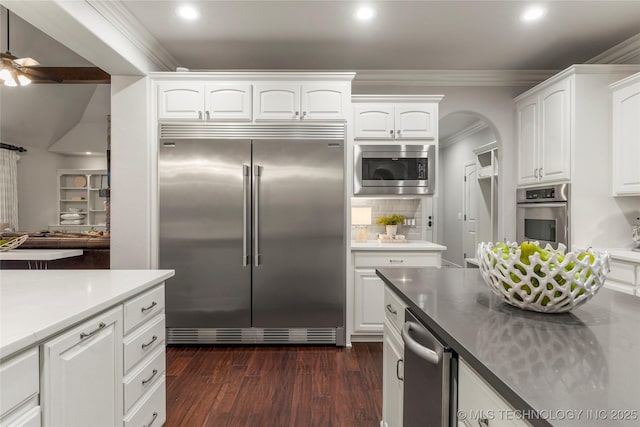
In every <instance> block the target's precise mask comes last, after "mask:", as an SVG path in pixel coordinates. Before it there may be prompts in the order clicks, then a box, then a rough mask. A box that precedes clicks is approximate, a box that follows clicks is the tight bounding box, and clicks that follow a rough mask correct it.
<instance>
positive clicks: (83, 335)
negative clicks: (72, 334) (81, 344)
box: [80, 322, 107, 340]
mask: <svg viewBox="0 0 640 427" xmlns="http://www.w3.org/2000/svg"><path fill="white" fill-rule="evenodd" d="M106 326H107V325H105V324H104V323H103V322H100V324H99V325H98V327H97V328H96V329H95V330H93V331H91V332H89V333H85V332H82V333H81V334H80V339H81V340H83V339H85V338H89V337H90V336H93V335H95V334H97V333H98V332H99V331H100V330H102V329H104V328H105V327H106Z"/></svg>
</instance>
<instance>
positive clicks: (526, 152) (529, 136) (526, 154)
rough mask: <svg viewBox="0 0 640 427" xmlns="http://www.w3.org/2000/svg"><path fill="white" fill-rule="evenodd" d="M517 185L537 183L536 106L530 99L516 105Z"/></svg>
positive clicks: (534, 99)
mask: <svg viewBox="0 0 640 427" xmlns="http://www.w3.org/2000/svg"><path fill="white" fill-rule="evenodd" d="M517 117H518V185H527V184H534V183H536V182H538V170H537V168H538V159H537V155H538V150H537V139H538V128H537V124H538V104H537V102H536V98H535V97H533V98H530V99H529V100H527V101H524V102H522V103H520V104H518V107H517Z"/></svg>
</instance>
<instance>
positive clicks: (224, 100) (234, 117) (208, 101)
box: [204, 83, 252, 121]
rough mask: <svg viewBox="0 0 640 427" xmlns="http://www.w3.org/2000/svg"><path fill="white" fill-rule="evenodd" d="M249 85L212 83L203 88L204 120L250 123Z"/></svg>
mask: <svg viewBox="0 0 640 427" xmlns="http://www.w3.org/2000/svg"><path fill="white" fill-rule="evenodd" d="M251 96H252V90H251V85H250V84H242V83H214V84H207V85H206V86H205V103H204V106H205V119H206V120H212V121H251Z"/></svg>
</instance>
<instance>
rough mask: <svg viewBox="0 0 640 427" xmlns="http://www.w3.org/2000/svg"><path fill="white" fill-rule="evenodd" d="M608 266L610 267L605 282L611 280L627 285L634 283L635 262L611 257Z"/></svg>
mask: <svg viewBox="0 0 640 427" xmlns="http://www.w3.org/2000/svg"><path fill="white" fill-rule="evenodd" d="M609 266H610V267H611V271H610V272H609V275H608V276H607V280H606V281H605V283H606V282H608V281H609V280H611V281H614V282H619V283H624V284H628V285H635V283H636V282H635V281H636V277H635V267H636V265H635V264H631V263H628V262H622V261H616V260H613V259H612V260H611V261H610V262H609Z"/></svg>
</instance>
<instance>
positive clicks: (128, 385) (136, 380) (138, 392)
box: [124, 346, 166, 413]
mask: <svg viewBox="0 0 640 427" xmlns="http://www.w3.org/2000/svg"><path fill="white" fill-rule="evenodd" d="M165 356H166V352H165V349H164V346H162V347H158V348H157V349H156V350H155V351H154V352H153V354H151V355H149V357H148V358H147V359H145V361H144V362H143V363H141V365H140V367H139V368H138V369H135V370H133V371H132V372H131V373H130V374H129V375H127V376H126V377H125V378H124V411H125V413H126V412H127V411H128V410H129V408H131V406H132V405H133V404H134V403H136V401H137V400H138V399H140V396H142V395H143V394H144V392H145V391H147V390H149V389H150V388H152V386H153V385H154V384H155V383H156V381H157V380H158V378H160V377H161V376H162V375H163V374H164V373H165V371H166V363H165V360H166V357H165Z"/></svg>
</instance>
